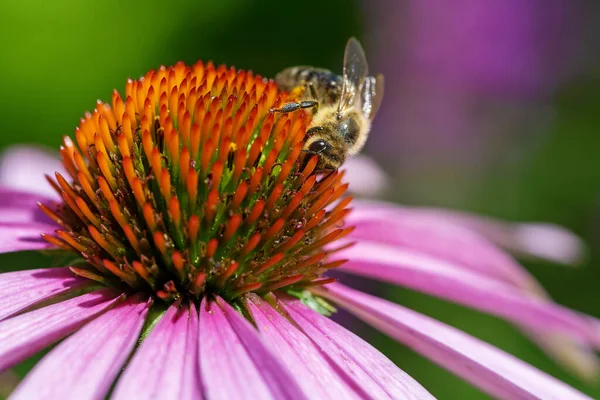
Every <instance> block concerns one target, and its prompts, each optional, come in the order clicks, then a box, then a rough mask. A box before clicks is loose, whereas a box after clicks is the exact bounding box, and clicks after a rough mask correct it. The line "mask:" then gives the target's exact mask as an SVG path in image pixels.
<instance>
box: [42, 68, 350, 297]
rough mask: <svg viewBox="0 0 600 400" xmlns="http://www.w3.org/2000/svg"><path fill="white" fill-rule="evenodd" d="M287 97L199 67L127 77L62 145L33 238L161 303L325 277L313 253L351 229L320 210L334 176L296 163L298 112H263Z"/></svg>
mask: <svg viewBox="0 0 600 400" xmlns="http://www.w3.org/2000/svg"><path fill="white" fill-rule="evenodd" d="M288 96H289V95H288V94H287V93H284V92H279V91H278V89H277V85H276V84H275V83H274V82H272V81H267V80H265V79H263V78H261V77H260V76H255V75H253V74H252V73H250V72H245V71H236V70H235V69H233V68H231V69H227V68H226V67H224V66H220V67H218V68H215V67H214V66H213V65H212V64H211V63H208V64H206V65H205V64H203V63H201V62H199V63H197V64H196V65H194V66H193V67H187V66H185V65H184V64H182V63H179V64H177V65H175V66H174V67H170V68H165V67H161V68H160V69H159V70H158V71H150V72H148V73H147V74H146V75H145V76H144V77H143V78H141V79H140V80H136V81H134V80H129V81H128V82H127V85H126V89H125V100H123V98H122V97H121V95H120V94H119V93H118V92H116V91H115V92H114V93H113V97H112V105H108V104H106V103H103V102H100V101H99V102H98V104H97V107H96V109H95V110H94V112H93V113H87V114H86V115H85V117H84V118H82V119H81V122H80V125H79V127H78V128H76V130H75V139H76V143H77V144H75V143H74V142H73V141H72V140H71V139H70V138H68V137H65V138H64V140H63V146H61V155H62V158H63V162H64V164H65V167H66V169H67V171H68V172H69V175H70V177H64V176H61V175H60V174H58V173H57V174H56V177H55V179H50V181H51V183H52V185H53V186H54V188H55V189H56V190H57V191H58V193H59V194H60V195H61V196H62V198H63V200H64V202H63V203H62V204H60V205H58V206H53V205H50V204H47V205H40V207H41V208H42V210H44V212H46V214H47V215H48V216H50V217H51V218H52V219H53V220H54V221H56V222H57V223H58V224H59V225H60V226H61V228H60V229H59V230H57V231H56V235H53V236H44V237H45V239H46V240H48V241H49V242H51V243H53V244H55V245H56V246H59V247H62V248H65V249H68V250H72V251H75V252H78V253H80V254H81V255H82V256H83V257H84V259H85V261H86V263H85V264H84V265H79V266H76V267H72V270H73V272H75V273H76V274H78V275H80V276H84V277H86V278H89V279H93V280H96V281H98V282H102V283H104V284H107V285H128V286H129V287H131V288H132V289H134V290H136V291H146V290H147V291H152V292H153V293H155V294H156V295H157V296H158V297H160V298H162V299H165V300H167V301H173V300H176V299H179V298H182V297H188V298H191V299H197V298H200V297H202V296H204V295H205V294H207V293H218V294H219V295H221V296H223V297H225V298H226V299H229V300H231V299H234V298H236V297H237V296H239V295H241V294H243V293H246V292H250V291H253V292H258V293H260V294H264V293H267V292H270V291H273V290H275V289H280V288H284V287H285V288H293V289H296V288H301V287H306V286H310V285H315V284H322V283H326V282H329V280H328V279H327V278H321V277H320V276H321V274H322V273H323V272H324V271H326V270H327V269H329V268H333V267H336V266H338V265H339V263H337V262H336V263H329V264H327V263H326V260H325V257H326V255H327V252H326V251H325V250H324V249H323V246H324V245H326V244H328V243H330V242H331V241H333V240H335V239H338V238H341V237H343V236H345V235H346V234H348V233H349V232H350V229H351V228H343V227H339V224H341V222H342V219H343V217H344V216H345V215H346V214H347V213H348V211H349V209H348V208H347V206H348V204H349V203H350V197H346V198H344V199H342V200H341V201H339V202H337V204H332V203H335V202H336V201H337V200H338V199H340V198H341V196H342V195H343V194H344V192H345V191H346V188H347V185H346V184H342V175H343V174H342V173H339V172H337V171H334V172H332V173H330V174H324V175H323V174H317V173H316V172H315V171H314V168H315V166H316V163H317V159H316V157H313V158H311V159H305V157H304V154H305V153H303V152H302V144H303V140H304V135H305V132H306V128H307V126H308V125H309V124H310V117H309V116H307V115H306V114H305V113H304V112H295V113H291V114H274V113H270V112H269V110H270V109H271V108H273V107H278V106H279V105H280V104H283V103H285V102H286V101H287V100H289V99H288Z"/></svg>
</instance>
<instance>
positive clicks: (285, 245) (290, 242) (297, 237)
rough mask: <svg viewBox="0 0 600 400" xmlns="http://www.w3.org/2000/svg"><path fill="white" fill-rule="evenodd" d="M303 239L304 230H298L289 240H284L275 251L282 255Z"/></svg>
mask: <svg viewBox="0 0 600 400" xmlns="http://www.w3.org/2000/svg"><path fill="white" fill-rule="evenodd" d="M303 237H304V230H302V229H299V230H297V231H296V233H294V235H293V236H292V237H291V238H289V239H288V240H286V241H285V242H284V243H283V244H282V245H281V246H279V248H278V249H277V250H275V251H278V252H282V253H284V252H286V251H288V250H290V249H291V248H292V247H294V246H295V245H296V244H297V243H298V242H299V241H300V240H301V239H302V238H303Z"/></svg>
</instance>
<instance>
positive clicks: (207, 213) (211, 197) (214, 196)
mask: <svg viewBox="0 0 600 400" xmlns="http://www.w3.org/2000/svg"><path fill="white" fill-rule="evenodd" d="M218 203H219V191H218V190H215V189H213V190H211V191H210V192H208V196H207V198H206V203H205V205H204V218H205V220H206V221H208V222H209V223H211V222H212V221H213V219H214V217H215V211H216V210H217V204H218Z"/></svg>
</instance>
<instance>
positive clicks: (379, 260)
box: [339, 240, 600, 346]
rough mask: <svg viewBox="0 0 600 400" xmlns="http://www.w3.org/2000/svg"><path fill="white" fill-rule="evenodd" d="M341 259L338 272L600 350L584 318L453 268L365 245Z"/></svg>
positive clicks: (598, 339)
mask: <svg viewBox="0 0 600 400" xmlns="http://www.w3.org/2000/svg"><path fill="white" fill-rule="evenodd" d="M339 256H340V257H342V258H347V259H349V260H350V261H349V262H347V263H346V264H344V265H343V266H342V267H340V270H342V271H344V272H349V273H353V274H357V275H361V276H365V277H369V278H373V279H378V280H382V281H388V282H392V283H395V284H399V285H403V286H406V287H409V288H411V289H415V290H419V291H421V292H424V293H428V294H431V295H434V296H438V297H441V298H444V299H448V300H451V301H454V302H457V303H459V304H463V305H467V306H469V307H473V308H475V309H478V310H482V311H485V312H488V313H490V314H494V315H498V316H501V317H503V318H506V319H507V320H510V321H513V322H517V323H519V324H521V325H523V326H529V327H532V328H537V329H544V330H546V331H557V332H564V333H568V334H569V335H571V336H572V337H574V338H578V339H580V340H582V341H584V342H588V343H590V344H592V345H594V346H600V335H599V334H598V332H597V331H595V330H594V329H593V328H592V326H591V324H590V322H589V321H588V320H587V318H585V317H584V316H582V315H579V314H577V313H576V312H574V311H571V310H569V309H566V308H564V307H561V306H559V305H556V304H553V303H551V302H549V301H545V300H543V299H540V298H538V297H536V296H533V295H531V294H528V293H526V292H522V291H520V290H518V289H517V288H515V287H513V286H511V285H508V284H504V283H502V282H500V281H497V280H494V279H490V278H488V277H486V276H484V275H481V274H477V273H474V272H470V271H468V270H467V269H465V268H461V267H459V266H456V265H454V264H452V263H449V262H445V261H442V260H438V259H436V258H433V257H429V256H426V255H424V254H420V253H417V252H412V251H408V250H403V249H400V248H396V247H392V246H388V245H384V244H380V243H373V242H367V241H365V240H363V241H360V242H359V243H357V244H356V245H355V246H353V247H350V248H348V249H345V250H343V251H341V252H340V253H339Z"/></svg>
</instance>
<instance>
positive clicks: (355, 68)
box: [338, 38, 369, 112]
mask: <svg viewBox="0 0 600 400" xmlns="http://www.w3.org/2000/svg"><path fill="white" fill-rule="evenodd" d="M368 73H369V66H368V64H367V58H366V57H365V52H364V50H363V49H362V46H361V45H360V43H359V42H358V40H356V39H355V38H350V39H349V40H348V43H347V44H346V52H345V53H344V72H343V76H342V79H343V81H342V95H341V98H340V104H339V105H338V112H341V111H342V110H344V109H347V108H350V107H352V106H353V105H354V102H355V100H356V99H357V97H358V96H359V94H360V93H361V92H362V87H363V85H364V83H365V79H366V78H367V74H368Z"/></svg>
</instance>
